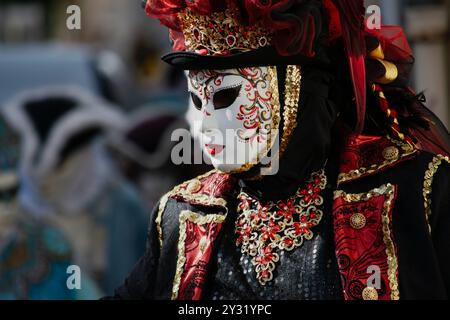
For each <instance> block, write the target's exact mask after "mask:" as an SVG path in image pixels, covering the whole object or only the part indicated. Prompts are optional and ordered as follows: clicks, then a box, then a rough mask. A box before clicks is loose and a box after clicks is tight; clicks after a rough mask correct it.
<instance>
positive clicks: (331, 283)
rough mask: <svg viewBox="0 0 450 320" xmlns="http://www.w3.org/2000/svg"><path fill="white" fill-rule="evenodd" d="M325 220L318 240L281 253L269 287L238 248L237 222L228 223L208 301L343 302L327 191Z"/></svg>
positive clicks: (214, 267) (209, 289)
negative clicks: (235, 224) (258, 278)
mask: <svg viewBox="0 0 450 320" xmlns="http://www.w3.org/2000/svg"><path fill="white" fill-rule="evenodd" d="M324 193H325V208H324V217H323V219H322V221H321V223H320V225H319V226H317V227H316V228H314V229H313V232H314V238H313V239H312V240H310V241H305V243H304V244H303V245H302V246H301V247H299V248H296V249H294V250H293V251H292V252H288V251H277V252H278V253H279V255H280V261H279V262H277V263H276V269H275V271H274V279H273V280H272V281H270V282H269V283H267V284H266V285H264V286H263V285H261V284H260V283H259V282H258V281H257V280H256V272H255V267H254V266H253V264H252V262H251V257H249V256H248V255H246V254H242V253H241V250H240V247H237V246H236V244H235V241H236V236H235V233H234V227H235V226H234V219H229V220H228V221H227V224H226V226H225V227H224V228H225V229H224V230H223V231H224V232H223V237H222V239H221V241H220V244H219V248H218V251H217V258H216V261H215V266H213V269H212V273H215V275H214V276H213V277H212V279H211V282H210V284H209V285H208V287H207V292H206V294H205V299H208V300H341V299H343V294H342V289H341V284H340V277H339V271H338V267H337V262H336V255H335V252H334V241H333V226H332V216H331V206H330V204H331V200H332V192H331V190H330V189H326V190H325V191H324Z"/></svg>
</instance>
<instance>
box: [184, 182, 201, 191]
mask: <svg viewBox="0 0 450 320" xmlns="http://www.w3.org/2000/svg"><path fill="white" fill-rule="evenodd" d="M201 188H202V183H201V182H200V180H198V179H195V180H192V181H191V182H190V183H189V184H188V186H187V189H186V190H187V191H188V192H189V193H197V192H199V191H200V189H201Z"/></svg>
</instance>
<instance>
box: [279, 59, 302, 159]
mask: <svg viewBox="0 0 450 320" xmlns="http://www.w3.org/2000/svg"><path fill="white" fill-rule="evenodd" d="M301 83H302V69H301V67H300V66H293V65H291V66H288V67H287V71H286V88H285V99H284V112H283V120H284V126H283V137H282V138H281V143H280V157H281V156H282V155H283V153H284V151H286V148H287V145H288V144H289V141H290V139H291V137H292V135H293V133H294V130H295V129H296V128H297V114H298V111H299V110H298V109H299V105H298V103H299V101H300V90H301Z"/></svg>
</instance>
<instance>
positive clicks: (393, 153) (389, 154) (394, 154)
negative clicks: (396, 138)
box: [383, 146, 400, 161]
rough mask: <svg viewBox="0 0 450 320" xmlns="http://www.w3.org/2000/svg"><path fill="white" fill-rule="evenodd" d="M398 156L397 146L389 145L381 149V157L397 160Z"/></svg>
mask: <svg viewBox="0 0 450 320" xmlns="http://www.w3.org/2000/svg"><path fill="white" fill-rule="evenodd" d="M399 157H400V150H398V148H397V147H394V146H390V147H387V148H385V149H384V150H383V158H384V159H385V160H388V161H394V160H397V159H398V158H399Z"/></svg>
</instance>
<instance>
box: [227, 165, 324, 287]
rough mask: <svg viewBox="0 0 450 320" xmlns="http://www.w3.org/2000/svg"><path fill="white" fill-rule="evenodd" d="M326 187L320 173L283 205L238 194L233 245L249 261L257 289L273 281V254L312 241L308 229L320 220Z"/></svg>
mask: <svg viewBox="0 0 450 320" xmlns="http://www.w3.org/2000/svg"><path fill="white" fill-rule="evenodd" d="M326 185H327V177H326V175H325V171H324V170H321V171H319V172H317V173H313V174H312V177H311V179H310V180H309V181H308V182H307V183H306V187H302V188H300V189H298V190H297V192H296V194H295V195H294V196H293V197H291V198H289V199H288V200H287V201H285V202H284V201H279V202H277V203H272V202H268V203H265V204H263V203H261V202H260V201H258V200H256V199H254V198H252V197H251V196H250V195H248V194H247V193H245V192H241V193H240V194H239V196H238V199H239V206H238V213H239V217H238V219H237V221H236V229H235V230H236V231H235V232H236V235H237V240H236V245H237V246H241V252H242V253H243V254H246V255H248V256H251V257H252V263H253V265H254V266H255V271H256V275H257V279H258V281H259V283H260V284H261V285H265V284H266V283H268V282H270V281H271V280H272V279H273V271H274V270H275V267H276V265H275V263H276V262H278V261H279V260H280V256H279V254H278V253H277V251H279V250H286V251H292V250H294V249H295V248H298V247H300V246H302V245H303V243H304V241H305V240H311V239H312V238H313V236H314V234H313V232H312V230H311V229H312V228H314V227H315V226H317V225H318V224H319V223H320V221H321V220H322V217H323V211H322V210H321V208H320V207H321V206H322V205H323V202H324V201H323V197H322V195H321V193H322V191H323V190H324V189H325V187H326Z"/></svg>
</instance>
